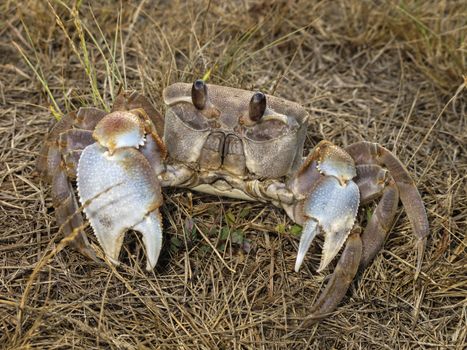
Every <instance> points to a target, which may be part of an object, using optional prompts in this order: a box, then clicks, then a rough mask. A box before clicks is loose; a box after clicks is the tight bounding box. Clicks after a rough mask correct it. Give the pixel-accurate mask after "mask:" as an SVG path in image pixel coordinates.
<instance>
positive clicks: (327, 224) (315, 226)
mask: <svg viewBox="0 0 467 350" xmlns="http://www.w3.org/2000/svg"><path fill="white" fill-rule="evenodd" d="M359 200H360V194H359V191H358V186H357V185H356V184H355V182H353V181H350V180H349V181H347V183H346V184H343V185H342V184H341V183H340V182H339V180H337V179H336V178H335V177H332V176H325V177H322V178H321V179H320V180H319V181H318V183H317V184H316V186H315V187H314V188H313V190H312V191H311V193H310V196H309V197H308V199H307V200H306V201H305V203H304V207H303V210H304V214H305V216H306V217H307V219H306V221H305V226H304V230H303V233H302V237H301V239H300V245H299V248H298V254H297V260H296V263H295V271H297V272H298V270H299V269H300V266H301V264H302V262H303V259H304V257H305V254H306V252H307V251H308V248H309V247H310V244H311V242H312V241H313V238H314V237H315V236H316V234H317V233H318V232H319V230H320V229H321V230H322V231H324V246H323V254H322V257H321V263H320V266H319V269H318V271H322V270H323V269H324V268H326V266H328V264H329V263H330V262H331V260H332V259H333V258H334V257H335V256H336V255H337V253H338V252H339V250H340V249H341V248H342V246H343V245H344V243H345V241H346V239H347V236H348V235H349V233H350V230H351V229H352V227H353V225H354V221H355V217H356V215H357V211H358V205H359Z"/></svg>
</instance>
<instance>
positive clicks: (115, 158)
mask: <svg viewBox="0 0 467 350" xmlns="http://www.w3.org/2000/svg"><path fill="white" fill-rule="evenodd" d="M78 192H79V197H80V200H81V203H82V204H83V206H84V212H85V213H86V216H87V217H88V219H89V222H90V224H91V226H92V228H93V230H94V233H95V235H96V237H97V239H98V241H99V243H100V244H101V246H102V248H103V250H104V252H105V254H106V255H107V256H108V257H109V259H110V260H111V261H112V262H113V263H115V264H118V255H119V253H120V249H121V246H122V242H123V236H124V234H125V232H126V231H127V230H129V229H135V230H137V231H140V232H141V233H142V234H143V243H144V245H145V248H146V257H147V267H146V268H147V269H152V268H153V267H154V266H155V265H156V263H157V259H158V257H159V252H160V247H161V242H162V227H161V219H160V215H159V212H158V208H159V207H160V206H161V204H162V194H161V187H160V184H159V181H158V180H157V176H156V174H155V172H154V171H153V169H152V167H151V165H150V164H149V162H148V161H147V159H146V158H145V157H144V155H142V154H141V153H140V152H139V151H138V150H137V149H135V148H130V147H124V148H119V149H116V150H114V152H113V154H110V152H109V151H107V149H106V148H105V147H102V146H101V145H99V144H98V143H94V144H92V145H90V146H88V147H86V148H85V150H84V151H83V153H82V155H81V158H80V161H79V165H78Z"/></svg>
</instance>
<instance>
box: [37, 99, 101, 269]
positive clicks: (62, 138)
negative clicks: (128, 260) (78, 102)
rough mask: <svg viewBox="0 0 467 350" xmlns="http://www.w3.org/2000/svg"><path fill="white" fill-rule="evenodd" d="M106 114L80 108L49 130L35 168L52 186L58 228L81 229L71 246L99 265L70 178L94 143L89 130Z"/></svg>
mask: <svg viewBox="0 0 467 350" xmlns="http://www.w3.org/2000/svg"><path fill="white" fill-rule="evenodd" d="M104 115H105V112H103V111H101V110H98V109H96V108H80V110H79V111H78V112H77V113H69V114H67V115H66V116H64V117H63V118H62V119H61V120H60V121H58V122H57V123H56V124H54V125H53V126H52V128H51V129H50V131H49V133H48V135H47V137H46V139H45V141H44V146H43V147H42V149H41V151H40V153H39V157H38V158H37V163H36V169H37V171H38V172H39V174H40V175H41V176H42V178H43V179H44V180H46V181H47V182H50V183H51V184H52V200H53V205H54V207H55V208H56V210H55V216H56V220H57V224H58V226H59V227H60V228H61V230H62V231H63V233H64V235H65V236H69V235H71V234H73V233H74V231H75V230H79V233H78V234H77V235H76V238H75V239H74V240H73V242H72V246H73V247H74V248H75V249H76V250H78V251H79V252H81V253H82V254H84V255H85V256H87V257H88V258H90V259H92V260H94V261H96V262H99V259H97V257H96V255H95V253H94V250H93V249H92V248H91V247H90V245H89V242H88V239H87V238H86V235H85V234H84V232H83V230H82V229H83V227H84V223H83V218H82V215H81V213H80V212H79V206H78V202H77V200H76V197H75V195H74V192H73V189H72V187H71V184H70V178H74V177H75V176H76V167H77V165H78V164H77V163H78V162H77V159H78V158H79V154H80V153H81V151H82V150H83V149H84V148H85V147H86V146H88V145H89V144H92V143H93V142H94V141H93V140H92V137H91V131H90V129H92V128H94V126H95V125H96V124H97V123H98V122H99V120H101V119H102V118H103V116H104Z"/></svg>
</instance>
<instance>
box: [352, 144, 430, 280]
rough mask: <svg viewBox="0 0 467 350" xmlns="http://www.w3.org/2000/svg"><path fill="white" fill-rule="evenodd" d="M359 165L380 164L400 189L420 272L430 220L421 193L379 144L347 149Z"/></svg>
mask: <svg viewBox="0 0 467 350" xmlns="http://www.w3.org/2000/svg"><path fill="white" fill-rule="evenodd" d="M346 151H347V152H348V153H349V154H350V155H351V156H352V158H353V159H354V160H355V163H356V164H357V165H360V164H378V165H381V166H383V167H385V168H386V169H387V170H388V171H389V173H390V175H391V177H392V178H393V179H394V181H395V183H396V186H397V188H398V189H399V194H400V199H401V202H402V205H403V206H404V208H405V211H406V212H407V216H408V218H409V221H410V223H411V225H412V229H413V232H414V234H415V236H416V237H417V244H416V247H417V250H418V254H417V268H416V275H418V273H419V272H420V269H421V266H422V261H423V255H424V252H425V245H426V238H427V236H428V234H429V226H428V219H427V215H426V210H425V206H424V205H423V201H422V199H421V196H420V193H419V192H418V190H417V187H416V185H415V183H414V182H413V180H412V179H411V178H410V175H409V173H408V171H407V169H406V168H405V167H404V165H403V164H402V163H401V162H400V160H399V159H397V158H396V157H395V156H394V155H393V154H392V153H391V152H389V151H388V150H387V149H386V148H384V147H383V146H381V145H379V144H377V143H371V142H365V141H363V142H358V143H354V144H353V145H350V146H349V147H347V148H346Z"/></svg>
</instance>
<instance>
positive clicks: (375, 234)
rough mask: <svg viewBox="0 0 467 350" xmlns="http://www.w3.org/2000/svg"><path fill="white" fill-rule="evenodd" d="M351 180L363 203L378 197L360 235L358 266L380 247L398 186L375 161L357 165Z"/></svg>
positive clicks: (391, 217) (392, 216) (393, 213)
mask: <svg viewBox="0 0 467 350" xmlns="http://www.w3.org/2000/svg"><path fill="white" fill-rule="evenodd" d="M355 182H356V183H357V185H358V187H359V189H360V193H361V202H362V203H363V204H364V203H366V202H369V201H371V200H373V199H375V198H377V197H381V198H380V199H379V202H378V205H377V206H376V208H375V210H374V212H373V214H372V215H371V218H370V220H369V221H368V224H367V226H366V227H365V230H364V231H363V234H362V236H361V238H362V242H363V253H362V261H361V262H360V266H361V267H362V268H365V267H366V266H367V265H368V264H369V263H370V262H371V260H372V259H373V258H374V257H375V255H376V253H378V251H379V250H380V249H381V247H382V246H383V243H384V240H385V239H386V236H387V234H388V232H389V230H390V229H391V226H392V224H393V223H394V219H395V216H396V213H397V205H398V203H399V189H398V188H397V186H396V183H395V182H394V180H393V179H392V178H391V175H390V174H389V173H388V171H387V170H385V169H383V168H382V167H380V166H379V165H376V164H366V165H357V177H356V179H355Z"/></svg>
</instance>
